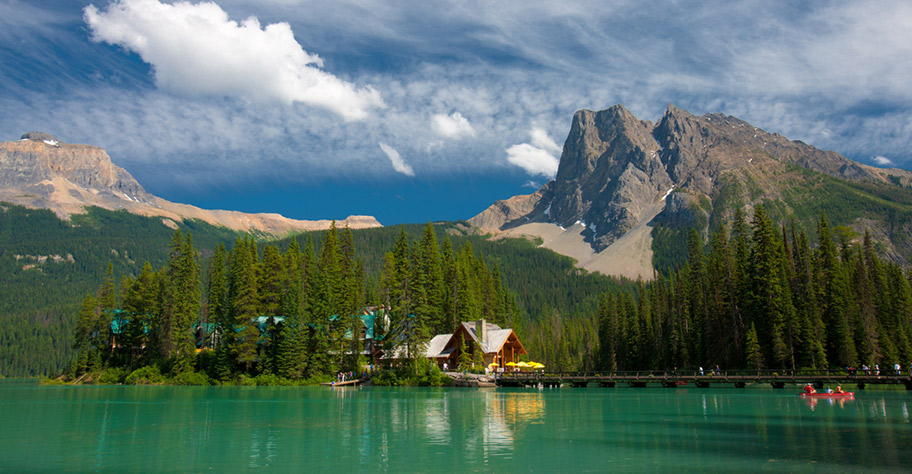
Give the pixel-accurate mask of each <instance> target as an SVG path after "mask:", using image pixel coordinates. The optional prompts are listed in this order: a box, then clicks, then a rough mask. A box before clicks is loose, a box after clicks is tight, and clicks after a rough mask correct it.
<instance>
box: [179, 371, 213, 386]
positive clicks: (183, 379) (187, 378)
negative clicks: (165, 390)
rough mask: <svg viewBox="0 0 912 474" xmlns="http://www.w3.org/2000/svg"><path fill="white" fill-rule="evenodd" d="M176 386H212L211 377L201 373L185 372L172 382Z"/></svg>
mask: <svg viewBox="0 0 912 474" xmlns="http://www.w3.org/2000/svg"><path fill="white" fill-rule="evenodd" d="M172 382H173V383H174V385H212V382H211V381H210V380H209V377H207V376H206V374H203V373H200V372H183V373H180V374H177V376H176V377H174V379H173V380H172Z"/></svg>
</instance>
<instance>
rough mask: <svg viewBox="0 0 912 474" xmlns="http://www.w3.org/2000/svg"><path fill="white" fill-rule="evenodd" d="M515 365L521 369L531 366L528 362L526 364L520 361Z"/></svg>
mask: <svg viewBox="0 0 912 474" xmlns="http://www.w3.org/2000/svg"><path fill="white" fill-rule="evenodd" d="M516 366H517V367H519V368H522V369H528V368H529V367H531V366H530V365H529V364H527V363H525V362H520V363H518V364H516Z"/></svg>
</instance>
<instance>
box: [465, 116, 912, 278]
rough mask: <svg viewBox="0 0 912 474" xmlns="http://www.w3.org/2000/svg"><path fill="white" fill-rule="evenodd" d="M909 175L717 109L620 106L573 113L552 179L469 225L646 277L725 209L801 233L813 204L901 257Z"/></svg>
mask: <svg viewBox="0 0 912 474" xmlns="http://www.w3.org/2000/svg"><path fill="white" fill-rule="evenodd" d="M910 183H912V172H909V171H906V170H900V169H880V168H874V167H871V166H867V165H864V164H860V163H857V162H854V161H852V160H849V159H848V158H845V157H843V156H842V155H839V154H838V153H835V152H832V151H823V150H818V149H816V148H814V147H812V146H810V145H807V144H805V143H802V142H800V141H790V140H788V139H786V138H785V137H783V136H781V135H779V134H775V133H772V134H771V133H768V132H765V131H763V130H761V129H759V128H757V127H754V126H752V125H750V124H749V123H747V122H744V121H742V120H739V119H737V118H734V117H730V116H727V115H723V114H708V115H703V116H699V117H698V116H695V115H692V114H690V113H688V112H687V111H684V110H682V109H679V108H677V107H675V106H673V105H669V106H668V109H667V110H666V112H665V115H664V116H663V117H662V119H661V120H660V121H659V122H658V123H657V124H653V123H651V122H649V121H643V120H640V119H638V118H637V117H635V116H634V115H633V114H632V113H630V112H629V111H628V110H627V109H625V108H624V107H623V106H622V105H615V106H613V107H611V108H609V109H606V110H602V111H598V112H593V111H590V110H580V111H578V112H576V114H574V116H573V122H572V125H571V127H570V133H569V134H568V136H567V140H566V142H565V143H564V148H563V152H562V154H561V158H560V165H559V167H558V172H557V176H556V178H555V179H554V180H552V181H550V182H548V183H547V184H545V185H544V186H543V187H542V188H541V189H540V190H539V191H537V192H535V193H533V194H530V195H524V196H514V197H512V198H510V199H507V200H503V201H498V202H496V203H494V205H492V206H491V207H489V208H488V209H486V210H485V211H483V212H482V213H481V214H479V215H477V216H475V217H473V218H472V219H470V220H469V223H470V224H472V225H474V226H476V227H478V228H480V229H482V230H483V231H485V232H491V233H493V234H495V235H497V236H508V237H509V236H513V237H516V236H525V237H531V238H535V239H540V240H541V243H542V246H544V247H547V248H550V249H552V250H555V251H557V252H558V253H561V254H564V255H567V256H570V257H573V258H575V259H576V260H577V262H578V266H580V267H581V268H585V269H587V270H591V271H598V272H601V273H604V274H608V275H619V276H625V277H629V278H638V277H642V278H644V279H649V278H651V277H652V275H653V268H654V266H658V267H659V268H660V269H661V268H662V267H667V266H670V265H673V264H675V263H678V262H679V261H680V257H682V256H683V255H681V254H682V249H683V246H686V241H687V233H686V232H689V229H690V228H692V227H696V228H697V229H698V230H699V231H700V232H701V233H702V234H703V235H704V237H705V236H707V235H708V234H709V232H710V229H714V228H715V227H716V226H717V225H718V224H719V223H727V222H729V221H730V220H731V218H732V216H733V215H734V212H735V209H736V208H742V209H743V210H745V211H746V213H747V215H748V216H750V215H751V214H752V210H753V208H754V207H755V206H757V205H759V204H763V205H764V206H765V207H766V208H767V209H768V211H769V212H770V215H771V216H772V217H773V218H775V219H776V220H777V221H779V222H787V221H790V220H794V221H795V222H796V224H797V225H798V226H799V227H801V228H802V229H804V230H809V231H811V233H813V225H814V221H815V219H816V217H818V216H819V215H820V213H821V212H824V213H826V214H827V216H828V218H829V219H830V220H831V221H832V222H834V223H835V224H837V225H845V226H850V227H852V229H854V231H855V232H864V230H865V229H869V230H870V231H871V232H872V234H873V235H874V236H875V237H876V238H878V240H880V241H882V242H884V243H885V248H883V249H882V251H883V253H884V254H885V255H887V256H888V257H889V258H891V259H892V260H894V261H897V262H901V263H904V264H908V263H909V254H910V251H912V240H910V237H909V236H910V235H912V190H910Z"/></svg>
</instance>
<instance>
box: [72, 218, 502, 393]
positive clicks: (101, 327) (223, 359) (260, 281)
mask: <svg viewBox="0 0 912 474" xmlns="http://www.w3.org/2000/svg"><path fill="white" fill-rule="evenodd" d="M202 274H203V272H201V270H200V258H199V254H198V252H197V250H196V248H195V247H194V244H193V240H192V237H191V235H190V234H187V236H186V237H184V236H183V235H182V234H181V231H180V230H178V231H176V233H175V234H174V237H173V240H172V243H171V246H170V248H169V257H168V262H167V263H166V265H165V266H163V267H162V268H161V269H159V270H153V269H152V268H151V266H149V265H147V266H145V267H144V268H143V270H142V272H141V273H140V274H139V276H137V277H136V278H130V277H125V278H124V279H123V280H122V281H121V282H120V284H119V285H116V284H115V281H114V276H113V274H109V275H108V277H107V278H106V281H105V284H104V285H103V286H102V287H101V288H100V289H99V291H98V293H97V296H92V295H89V296H87V297H86V299H85V300H84V303H83V306H82V309H81V310H80V313H79V321H78V323H77V326H76V331H75V334H76V337H75V346H76V348H77V354H76V358H75V360H74V364H73V366H72V368H71V374H72V375H73V376H74V377H76V376H81V375H82V374H84V373H87V372H93V373H99V372H105V371H106V372H105V373H108V374H110V373H112V372H111V371H112V370H113V371H114V373H119V374H121V375H123V377H124V378H125V379H127V378H131V377H132V378H135V377H138V375H136V374H147V375H148V374H160V373H163V372H167V373H169V374H171V375H173V376H175V377H176V378H177V380H179V381H183V382H193V383H207V382H208V380H209V379H215V380H219V381H225V382H227V381H235V380H238V379H239V378H240V379H243V378H244V377H257V376H271V377H275V378H279V379H282V380H288V381H297V380H301V379H321V378H327V377H331V375H332V374H334V373H336V372H338V371H340V370H342V371H356V372H357V371H360V370H361V368H362V367H363V366H364V364H365V363H366V360H365V358H364V357H365V354H364V351H365V347H362V342H361V341H360V340H359V337H357V336H358V335H359V334H361V332H362V331H363V330H364V329H365V327H364V321H363V320H362V318H361V317H360V316H361V315H362V314H363V313H364V312H365V311H366V308H367V310H370V309H372V308H386V309H385V311H380V310H377V311H376V313H375V314H376V315H377V319H372V320H371V321H372V324H371V326H370V327H369V328H367V330H368V331H369V332H370V333H371V334H372V335H373V344H376V345H377V347H376V348H378V349H379V348H382V349H384V350H385V351H386V353H388V354H389V353H396V352H397V351H399V350H401V348H402V347H405V348H407V349H406V353H404V354H402V355H399V356H397V358H400V359H401V358H408V359H415V358H417V357H421V356H422V355H423V345H422V344H423V343H424V342H426V341H427V340H429V339H430V337H431V336H432V335H433V334H436V333H441V332H448V331H451V330H452V328H454V327H455V326H456V324H457V322H458V321H461V320H464V319H466V318H467V319H478V318H485V319H487V320H489V321H491V322H494V323H497V324H502V325H505V326H510V325H512V324H513V322H514V321H516V320H517V319H518V317H519V313H518V310H517V308H516V304H515V301H514V300H513V298H512V296H511V295H510V293H509V292H508V291H507V290H506V289H505V288H504V287H503V283H502V281H501V280H500V278H499V276H498V274H497V272H496V270H495V271H492V270H490V269H489V268H488V267H487V266H486V265H485V263H484V261H482V260H481V259H479V258H478V257H477V256H476V254H475V252H474V251H473V249H472V245H471V244H470V243H466V244H464V245H462V246H460V247H458V248H454V247H453V246H452V244H451V242H450V240H449V239H448V238H445V239H444V242H443V244H442V245H440V244H439V243H438V241H437V234H436V232H435V230H434V227H433V226H432V225H431V224H430V223H429V224H427V225H426V226H425V230H424V232H423V234H422V236H421V238H420V240H417V241H415V242H411V241H410V240H409V238H408V236H407V234H406V233H405V231H404V229H400V231H399V234H398V237H397V238H396V241H395V243H394V244H393V246H392V248H391V249H389V250H387V252H386V253H385V254H384V257H383V268H382V270H381V272H380V274H379V278H378V279H376V280H373V281H372V280H369V279H367V278H366V277H365V272H364V266H363V264H362V263H361V262H360V260H359V258H358V256H357V254H356V250H355V243H354V237H353V233H352V231H351V230H349V229H347V228H346V229H343V230H342V231H341V232H340V231H337V229H336V228H335V226H333V227H332V228H331V229H330V230H329V231H328V232H326V233H325V234H324V235H323V239H322V244H321V245H320V249H319V252H317V250H316V249H315V246H314V244H313V241H312V240H311V239H308V240H307V243H306V245H305V246H304V249H303V250H302V249H301V247H300V246H299V245H298V242H297V240H296V239H292V240H291V242H290V243H289V245H288V248H287V249H285V250H284V251H280V250H279V247H278V246H277V245H275V244H267V245H265V246H264V247H263V251H262V255H260V252H259V251H258V249H257V246H256V243H255V242H254V241H253V239H252V238H250V237H247V238H244V239H240V238H239V239H238V240H237V241H236V242H235V244H234V247H233V248H232V250H231V251H230V252H229V251H227V250H226V248H225V247H224V246H223V245H219V246H217V247H216V248H215V250H214V253H213V257H212V259H211V260H210V261H209V264H208V266H207V270H206V271H205V274H206V275H207V278H206V279H205V282H204V281H203V279H202V278H201V276H202ZM115 327H117V328H121V329H119V330H117V331H114V330H109V328H115ZM353 335H354V337H353ZM112 336H113V338H114V339H112ZM112 341H113V342H112ZM197 348H199V349H201V350H204V349H210V350H211V352H207V351H203V352H202V355H200V356H199V357H198V356H197V353H198V352H199V351H197V350H196V349H197ZM373 352H374V347H370V348H368V350H367V354H368V355H370V354H371V353H373ZM207 354H209V355H207ZM131 374H132V375H131Z"/></svg>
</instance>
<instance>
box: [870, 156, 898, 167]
mask: <svg viewBox="0 0 912 474" xmlns="http://www.w3.org/2000/svg"><path fill="white" fill-rule="evenodd" d="M874 163H877V164H878V165H880V166H895V165H896V164H895V163H893V160H891V159H889V158H887V157H886V156H879V155H878V156H875V157H874Z"/></svg>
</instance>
